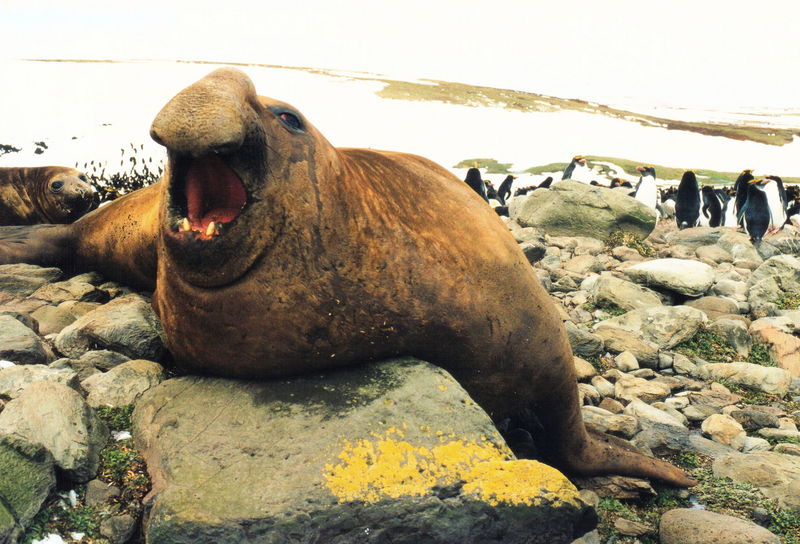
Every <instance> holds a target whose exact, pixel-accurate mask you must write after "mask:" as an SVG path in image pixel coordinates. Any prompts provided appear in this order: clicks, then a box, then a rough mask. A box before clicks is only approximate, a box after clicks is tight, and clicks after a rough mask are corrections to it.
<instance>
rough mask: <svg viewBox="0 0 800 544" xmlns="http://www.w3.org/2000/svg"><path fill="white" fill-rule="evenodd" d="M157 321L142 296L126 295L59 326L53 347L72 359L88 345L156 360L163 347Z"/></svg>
mask: <svg viewBox="0 0 800 544" xmlns="http://www.w3.org/2000/svg"><path fill="white" fill-rule="evenodd" d="M160 334H161V325H160V324H159V322H158V318H157V317H156V314H155V312H154V311H153V309H152V308H151V307H150V304H149V303H147V302H146V301H145V300H144V299H143V298H141V297H138V296H132V295H131V296H126V297H122V298H117V299H114V300H112V301H111V302H109V303H108V304H104V305H103V306H101V307H99V308H98V309H96V310H94V311H93V312H89V313H88V314H86V315H84V316H83V317H81V318H80V319H78V320H77V321H75V322H74V323H73V324H72V325H69V326H68V327H66V328H65V329H64V330H62V331H61V332H60V333H59V335H58V336H57V337H56V342H55V343H56V348H57V349H58V350H59V351H60V352H61V353H63V354H64V355H66V356H67V357H72V358H74V359H77V358H79V357H80V356H81V355H83V354H84V353H85V352H87V351H89V350H90V349H98V347H99V349H109V350H111V351H117V352H119V353H122V354H124V355H126V356H128V357H131V358H132V359H148V360H158V359H159V358H160V357H161V354H162V352H163V350H164V346H163V343H162V341H161V337H160Z"/></svg>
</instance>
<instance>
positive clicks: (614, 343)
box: [595, 322, 658, 368]
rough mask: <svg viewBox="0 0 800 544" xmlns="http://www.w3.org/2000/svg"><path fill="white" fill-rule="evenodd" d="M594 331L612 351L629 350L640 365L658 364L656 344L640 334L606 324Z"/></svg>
mask: <svg viewBox="0 0 800 544" xmlns="http://www.w3.org/2000/svg"><path fill="white" fill-rule="evenodd" d="M604 323H605V322H604ZM595 332H596V333H597V336H599V337H600V338H602V339H603V342H604V344H605V349H607V350H609V351H611V352H613V353H622V352H623V351H629V352H631V353H632V354H633V356H634V357H636V360H637V361H639V364H640V365H642V366H646V367H648V368H655V367H656V366H658V345H656V344H654V343H653V342H649V341H646V340H643V339H642V338H641V335H640V334H637V333H636V332H634V331H629V330H626V329H621V328H617V327H610V326H608V325H606V326H604V327H600V328H597V330H596V331H595Z"/></svg>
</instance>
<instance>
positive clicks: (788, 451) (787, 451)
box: [773, 442, 800, 457]
mask: <svg viewBox="0 0 800 544" xmlns="http://www.w3.org/2000/svg"><path fill="white" fill-rule="evenodd" d="M773 451H774V452H775V453H782V454H784V455H794V456H795V457H800V445H797V444H791V443H789V442H781V443H780V444H776V445H775V449H774V450H773Z"/></svg>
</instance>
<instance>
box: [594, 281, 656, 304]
mask: <svg viewBox="0 0 800 544" xmlns="http://www.w3.org/2000/svg"><path fill="white" fill-rule="evenodd" d="M593 294H594V299H595V301H596V302H597V303H598V304H600V305H602V304H604V303H606V304H615V305H617V306H619V307H620V308H622V309H623V310H625V311H629V310H636V309H638V308H648V307H650V306H661V298H660V297H659V296H658V295H657V294H656V293H655V292H653V291H651V290H650V289H647V288H645V287H641V286H639V285H636V284H635V283H633V282H630V281H626V280H622V279H619V278H615V277H614V276H610V275H602V276H600V278H599V279H598V280H597V282H596V283H595V285H594V289H593Z"/></svg>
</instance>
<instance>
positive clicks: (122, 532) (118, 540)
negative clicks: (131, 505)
mask: <svg viewBox="0 0 800 544" xmlns="http://www.w3.org/2000/svg"><path fill="white" fill-rule="evenodd" d="M135 529H136V520H135V519H133V517H132V516H130V515H128V514H121V515H119V516H111V517H109V518H106V519H104V520H103V522H102V523H101V524H100V534H101V535H102V536H104V537H106V538H107V539H109V540H110V541H111V544H125V543H126V542H128V540H130V538H131V536H133V531H134V530H135Z"/></svg>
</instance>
